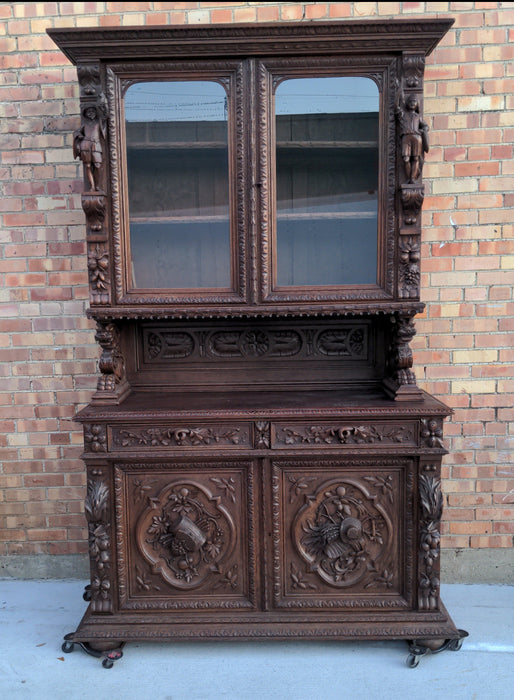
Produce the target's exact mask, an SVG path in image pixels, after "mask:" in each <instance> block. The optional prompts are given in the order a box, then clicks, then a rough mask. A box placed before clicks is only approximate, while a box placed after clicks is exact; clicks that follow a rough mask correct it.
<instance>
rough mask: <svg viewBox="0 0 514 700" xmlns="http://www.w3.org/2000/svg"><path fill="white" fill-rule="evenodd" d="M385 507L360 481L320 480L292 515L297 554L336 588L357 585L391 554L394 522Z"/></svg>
mask: <svg viewBox="0 0 514 700" xmlns="http://www.w3.org/2000/svg"><path fill="white" fill-rule="evenodd" d="M377 478H378V477H377ZM391 493H392V492H391ZM391 493H388V495H387V497H390V496H391ZM384 505H385V504H384ZM384 505H382V503H381V498H380V497H379V496H377V495H376V493H373V494H372V493H371V492H370V491H369V490H368V488H367V486H366V485H365V484H363V483H362V482H360V481H357V480H356V479H350V478H346V479H345V478H339V479H332V480H330V481H326V482H324V483H322V484H321V485H320V486H319V488H318V489H317V491H316V492H315V493H314V494H313V495H310V496H308V497H307V498H306V499H305V502H304V505H303V506H302V507H301V508H300V509H299V510H298V512H297V514H296V517H295V518H294V521H293V524H292V536H293V541H294V544H295V547H296V549H297V551H298V553H299V554H300V556H301V558H302V559H303V560H304V561H305V562H306V563H307V564H308V565H309V568H310V569H311V570H312V571H316V572H317V573H318V575H319V576H320V577H321V579H323V581H325V583H328V584H329V585H331V586H336V587H338V588H347V587H350V586H354V585H356V584H357V583H358V582H359V581H361V579H363V578H364V576H365V575H366V574H367V573H368V572H369V571H372V570H377V567H378V566H379V565H380V563H381V560H384V561H385V560H386V559H387V556H388V554H389V553H390V549H391V546H392V541H393V538H392V534H393V526H392V522H391V520H390V518H389V516H388V514H387V510H386V508H385V507H384Z"/></svg>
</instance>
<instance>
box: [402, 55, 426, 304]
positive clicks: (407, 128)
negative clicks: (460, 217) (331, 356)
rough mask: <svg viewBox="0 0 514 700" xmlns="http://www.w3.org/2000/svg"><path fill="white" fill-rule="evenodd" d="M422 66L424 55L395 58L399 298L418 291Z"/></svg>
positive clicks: (410, 296)
mask: <svg viewBox="0 0 514 700" xmlns="http://www.w3.org/2000/svg"><path fill="white" fill-rule="evenodd" d="M424 66H425V60H424V57H423V56H420V55H417V54H413V55H410V54H405V55H404V56H402V58H401V59H400V60H399V74H400V78H399V80H398V81H397V91H396V122H397V134H398V161H399V163H401V164H400V165H399V167H398V199H399V207H398V210H399V214H400V217H399V234H400V235H399V240H398V248H399V267H398V296H399V297H400V298H402V299H417V298H419V293H420V270H419V259H420V255H419V248H420V243H421V235H420V234H421V222H420V218H421V217H420V215H421V207H422V205H423V199H424V197H425V189H424V187H423V184H422V182H421V176H422V172H423V163H424V159H425V153H427V152H428V149H429V143H428V125H427V124H426V123H425V122H424V121H423V119H422V104H423V92H422V84H423V71H424Z"/></svg>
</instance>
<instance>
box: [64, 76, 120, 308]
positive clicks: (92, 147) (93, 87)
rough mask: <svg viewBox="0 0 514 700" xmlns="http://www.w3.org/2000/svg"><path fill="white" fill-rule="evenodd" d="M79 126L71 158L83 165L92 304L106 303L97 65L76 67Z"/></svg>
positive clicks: (102, 107) (103, 118)
mask: <svg viewBox="0 0 514 700" xmlns="http://www.w3.org/2000/svg"><path fill="white" fill-rule="evenodd" d="M77 74H78V78H79V85H80V115H81V125H80V127H79V128H78V129H77V130H76V131H75V132H74V134H73V155H74V156H75V158H80V160H81V161H82V163H83V165H84V186H85V188H86V190H85V192H84V193H83V194H82V208H83V209H84V213H85V215H86V240H87V251H88V271H89V285H90V296H91V302H92V304H109V303H110V287H111V281H110V269H109V243H108V240H109V237H108V227H107V221H106V213H107V197H106V194H105V190H106V178H107V173H106V167H105V161H106V153H107V100H106V98H105V95H104V92H103V88H102V80H101V71H100V66H99V64H96V63H86V64H80V65H79V66H78V67H77Z"/></svg>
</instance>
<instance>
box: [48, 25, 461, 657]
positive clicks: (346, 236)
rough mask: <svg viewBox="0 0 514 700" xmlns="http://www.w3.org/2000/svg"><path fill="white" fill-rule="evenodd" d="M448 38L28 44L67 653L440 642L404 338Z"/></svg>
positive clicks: (258, 31) (440, 613) (178, 31)
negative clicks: (63, 427)
mask: <svg viewBox="0 0 514 700" xmlns="http://www.w3.org/2000/svg"><path fill="white" fill-rule="evenodd" d="M450 26H451V21H448V20H439V19H430V20H421V21H420V20H408V21H402V20H398V21H389V20H388V21H387V22H375V21H366V22H362V21H354V22H347V23H342V22H331V23H314V22H313V23H297V24H294V25H292V24H291V25H290V24H272V25H268V24H263V25H252V26H247V25H233V26H220V25H218V26H189V27H152V28H123V29H71V30H66V29H52V30H49V33H50V36H51V37H52V38H53V39H54V40H55V41H56V43H57V44H58V45H59V46H60V48H61V49H62V50H63V51H64V53H65V54H66V55H67V56H68V57H69V58H70V59H71V61H72V62H73V63H74V64H76V65H77V72H78V79H79V83H80V110H81V126H80V128H79V129H78V130H77V131H76V132H75V133H74V134H73V145H74V153H75V156H76V157H78V158H80V159H81V160H82V161H83V164H84V190H85V191H84V194H83V195H82V204H83V208H84V212H85V215H86V223H87V228H86V235H87V250H88V270H89V280H90V289H91V307H90V310H89V315H90V317H91V318H94V319H95V320H96V322H97V324H98V332H97V336H96V338H97V340H98V343H99V344H100V346H101V347H102V350H103V352H102V356H101V359H100V371H101V376H100V379H99V382H98V390H97V392H96V393H95V394H94V396H93V398H92V401H91V403H90V405H89V406H87V407H86V408H85V409H83V410H82V411H81V412H80V413H79V414H78V418H77V420H79V421H80V422H82V423H83V425H84V455H83V458H84V461H85V464H86V466H87V475H88V481H87V484H88V485H87V497H86V502H85V510H86V516H87V521H88V528H89V552H90V559H91V584H90V587H89V591H88V597H89V598H90V605H89V608H88V611H87V613H86V615H85V616H84V619H83V620H82V622H81V623H80V626H79V628H78V630H77V631H76V632H75V633H73V634H72V635H70V636H69V643H70V644H71V645H73V643H84V644H87V645H89V647H88V648H89V649H96V650H102V649H103V650H106V649H112V648H114V647H117V646H119V644H120V643H121V642H124V641H127V640H155V639H162V640H166V639H176V638H187V639H205V638H234V637H236V638H242V639H259V638H271V637H274V638H281V639H286V638H292V637H294V638H301V637H310V638H319V639H329V638H330V639H336V640H343V639H362V638H375V639H386V638H404V639H415V640H416V639H417V640H425V641H426V643H427V645H428V646H430V640H432V645H433V646H434V645H435V646H437V645H438V644H440V643H442V642H444V640H459V639H460V636H462V635H461V633H460V632H459V631H458V630H456V629H455V627H454V625H453V622H452V621H451V619H450V618H449V616H448V614H447V612H446V611H445V609H444V607H443V605H442V604H441V602H440V600H439V522H440V518H441V509H442V493H441V487H440V466H441V458H442V456H443V455H444V454H445V450H444V447H443V441H442V435H443V432H442V424H443V420H444V418H445V416H447V415H448V414H449V412H450V411H449V409H448V408H447V407H446V406H444V405H443V404H442V403H440V402H439V401H437V400H436V399H434V398H433V397H431V396H429V395H428V394H426V393H425V392H423V391H421V390H420V389H419V388H418V387H417V385H416V380H415V376H414V372H413V370H412V352H411V350H410V347H409V342H410V340H411V339H412V337H413V336H414V333H415V329H414V322H413V319H414V316H415V315H416V314H417V313H419V312H420V311H421V310H422V309H423V305H422V303H421V302H420V299H419V282H420V236H421V227H420V224H421V216H420V211H421V205H422V202H423V196H424V189H423V184H422V181H421V176H422V168H423V160H424V156H425V154H426V152H427V151H428V127H427V125H426V124H425V122H424V121H423V114H422V104H423V70H424V62H425V56H426V55H427V54H428V53H429V52H430V51H431V50H432V49H433V48H434V46H435V45H436V44H437V42H438V41H439V40H440V38H441V37H442V36H443V35H444V33H445V32H446V31H447V30H448V29H449V27H450Z"/></svg>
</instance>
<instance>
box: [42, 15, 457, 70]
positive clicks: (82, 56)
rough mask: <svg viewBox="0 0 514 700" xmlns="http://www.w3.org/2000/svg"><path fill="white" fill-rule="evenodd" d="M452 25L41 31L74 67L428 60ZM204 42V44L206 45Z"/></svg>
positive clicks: (397, 22)
mask: <svg viewBox="0 0 514 700" xmlns="http://www.w3.org/2000/svg"><path fill="white" fill-rule="evenodd" d="M452 24H453V19H447V18H444V19H439V18H430V19H394V20H390V19H389V20H349V21H343V22H340V21H333V22H309V23H304V22H295V23H285V22H281V23H276V22H274V23H258V24H216V25H203V26H202V25H195V26H152V27H100V28H97V27H95V28H85V29H83V28H70V29H65V28H60V29H47V33H48V34H49V36H50V37H51V38H52V39H53V41H54V42H55V43H56V44H57V45H58V46H59V48H60V49H61V50H62V51H63V53H64V54H65V55H66V56H67V57H68V58H69V59H70V61H71V62H72V63H74V64H77V63H82V62H90V61H96V60H109V61H132V60H141V59H152V58H161V59H164V58H170V57H173V56H180V57H181V58H193V57H196V58H200V57H212V56H225V57H228V56H243V55H244V56H252V55H259V56H263V55H269V54H272V55H274V56H277V55H280V54H284V55H288V56H292V55H297V56H301V55H308V54H311V53H317V54H355V53H360V52H367V53H370V52H372V53H403V52H413V51H414V52H418V53H423V54H425V55H428V54H430V53H431V51H432V50H433V49H434V48H435V46H436V45H437V43H438V42H439V41H440V40H441V39H442V37H443V36H444V35H445V34H446V32H447V31H448V30H449V29H450V27H451V26H452ZM206 39H208V40H209V41H208V43H206Z"/></svg>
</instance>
